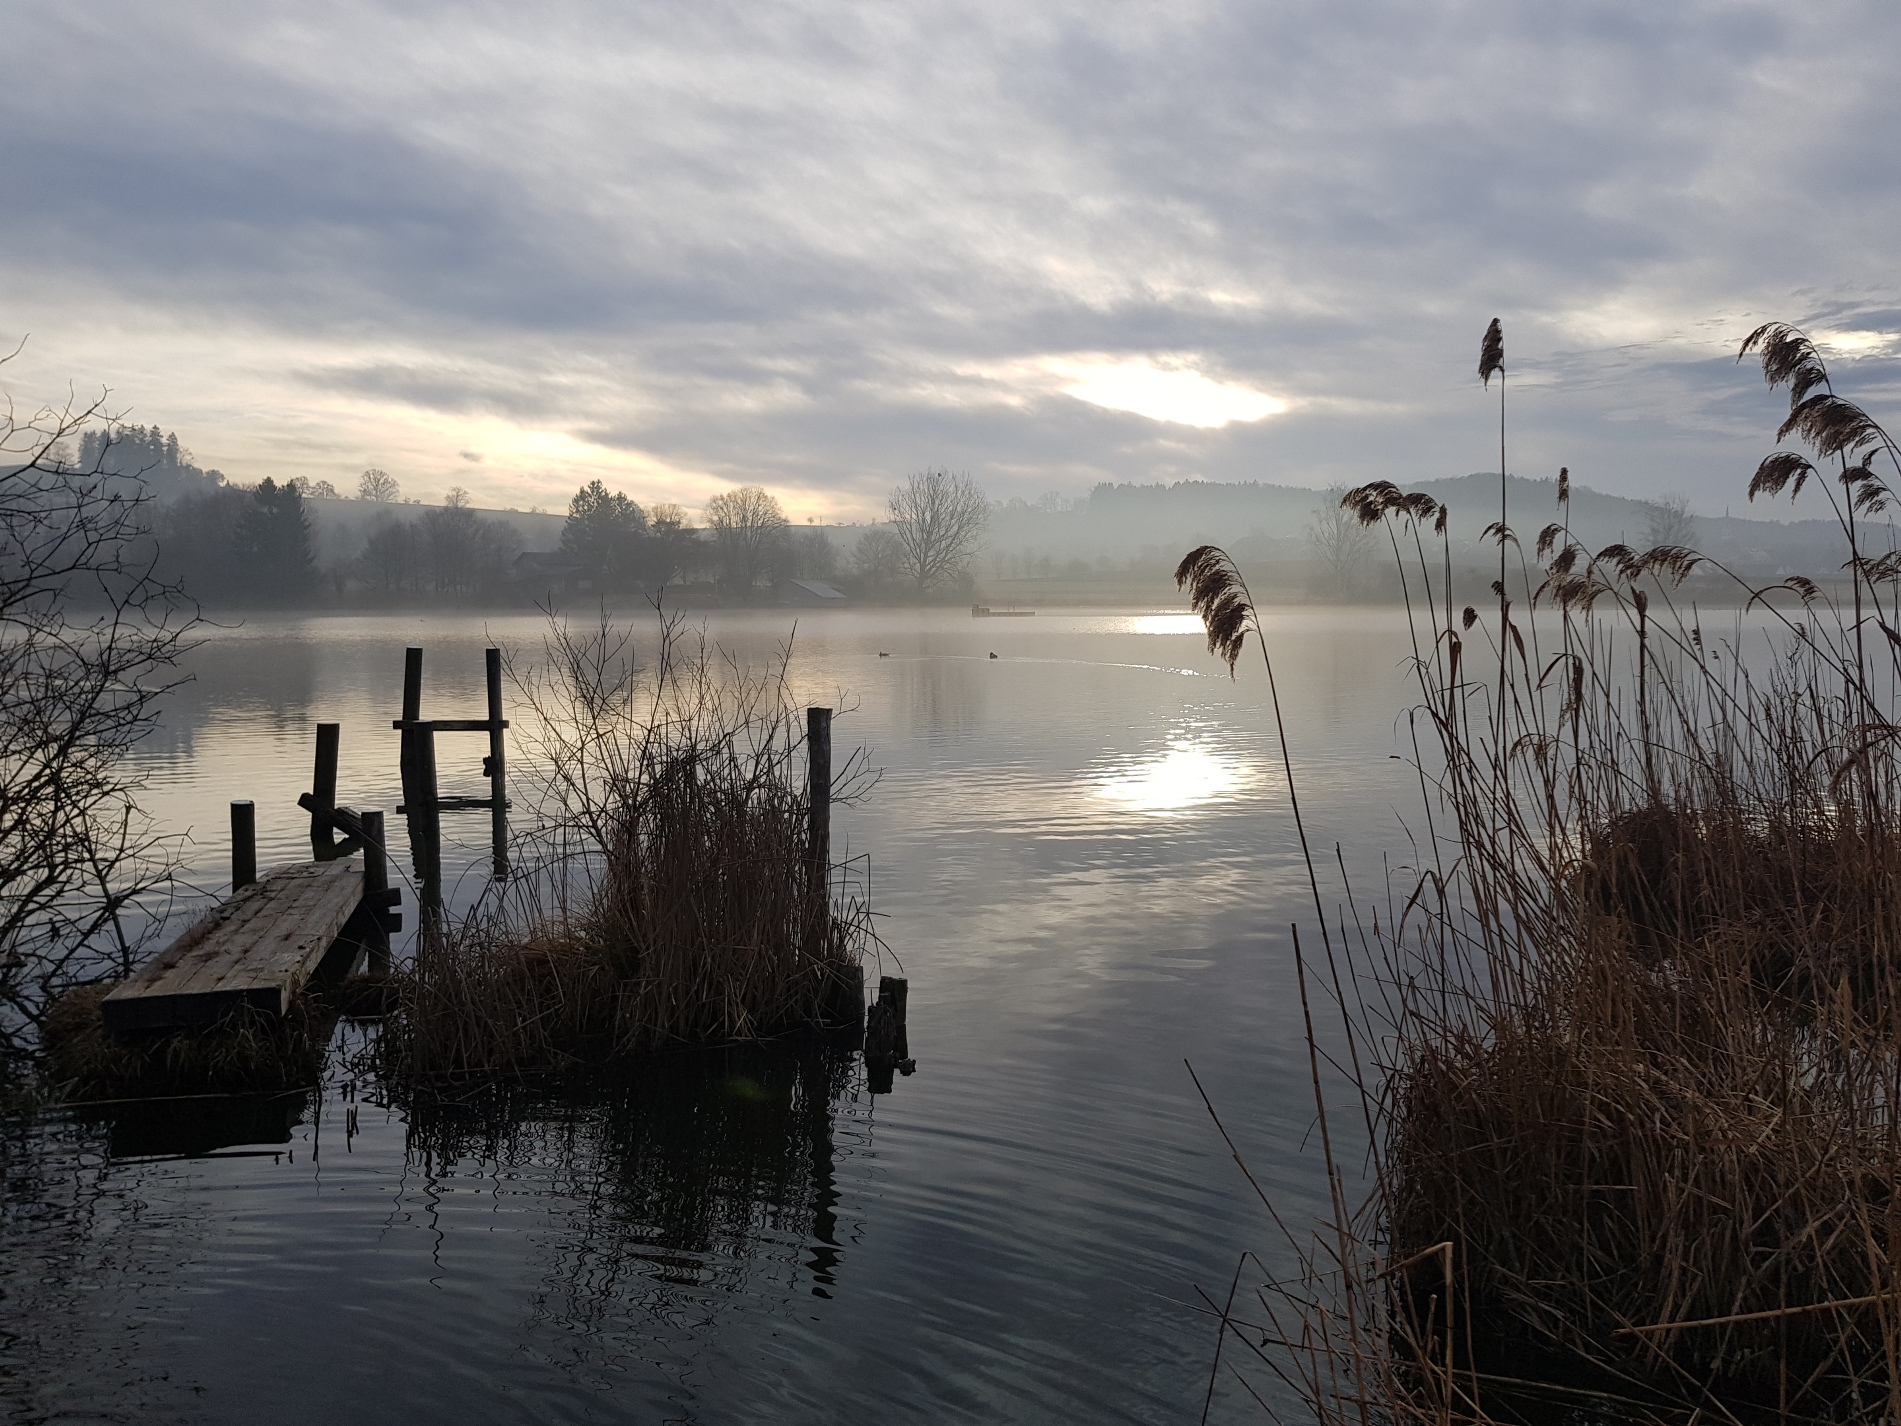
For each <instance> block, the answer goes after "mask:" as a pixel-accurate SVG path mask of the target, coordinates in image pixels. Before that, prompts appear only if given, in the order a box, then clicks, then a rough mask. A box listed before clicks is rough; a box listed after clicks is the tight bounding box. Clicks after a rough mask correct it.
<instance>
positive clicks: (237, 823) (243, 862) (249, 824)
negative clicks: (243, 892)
mask: <svg viewBox="0 0 1901 1426" xmlns="http://www.w3.org/2000/svg"><path fill="white" fill-rule="evenodd" d="M256 880H257V804H256V803H254V802H252V801H251V800H250V799H249V798H246V799H244V800H243V801H241V802H233V803H232V804H231V889H232V890H233V891H236V890H238V888H240V887H244V886H249V885H250V884H251V883H252V882H254V881H256Z"/></svg>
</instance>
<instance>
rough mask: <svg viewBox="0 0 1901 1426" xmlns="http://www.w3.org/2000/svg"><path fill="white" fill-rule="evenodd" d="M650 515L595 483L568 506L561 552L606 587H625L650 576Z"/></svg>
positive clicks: (628, 500)
mask: <svg viewBox="0 0 1901 1426" xmlns="http://www.w3.org/2000/svg"><path fill="white" fill-rule="evenodd" d="M648 544H649V539H648V528H647V512H646V511H644V510H642V509H641V508H640V506H638V505H636V504H635V503H634V502H633V501H632V500H631V499H629V498H628V497H627V496H625V495H623V494H621V493H620V492H619V491H618V490H609V489H608V488H607V487H606V486H605V485H603V484H602V483H601V482H600V481H598V480H591V481H589V482H588V483H587V484H586V485H584V486H582V487H581V488H580V489H579V490H577V491H576V492H575V493H574V499H572V500H570V501H569V502H568V523H567V524H566V525H565V526H563V527H562V530H561V549H562V552H563V553H564V554H566V555H568V556H569V557H570V558H571V559H573V560H575V561H576V562H577V563H579V564H581V565H584V566H585V567H586V568H587V569H588V570H589V571H590V572H591V573H592V574H593V575H594V577H595V578H596V579H598V580H600V581H601V582H602V583H603V584H604V585H615V584H624V583H626V582H627V581H629V580H632V579H637V578H639V577H640V576H641V575H643V574H645V573H646V572H647V566H648V565H649V564H650V563H651V561H650V560H649V558H648V555H649V553H650V552H649V550H648Z"/></svg>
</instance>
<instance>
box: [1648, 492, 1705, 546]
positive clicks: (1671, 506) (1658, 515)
mask: <svg viewBox="0 0 1901 1426" xmlns="http://www.w3.org/2000/svg"><path fill="white" fill-rule="evenodd" d="M1643 506H1644V543H1645V545H1647V546H1648V547H1649V548H1650V549H1653V550H1654V549H1656V548H1658V547H1659V546H1660V545H1678V546H1690V545H1694V544H1695V543H1696V516H1694V515H1692V514H1691V513H1690V502H1689V500H1688V499H1687V498H1686V497H1684V496H1682V495H1660V496H1658V497H1657V498H1656V499H1655V500H1646V501H1644V502H1643Z"/></svg>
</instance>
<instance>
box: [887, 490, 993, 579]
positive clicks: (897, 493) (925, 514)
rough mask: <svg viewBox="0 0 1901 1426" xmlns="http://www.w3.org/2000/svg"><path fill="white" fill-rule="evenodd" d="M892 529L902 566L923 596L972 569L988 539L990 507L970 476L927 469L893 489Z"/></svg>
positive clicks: (891, 503)
mask: <svg viewBox="0 0 1901 1426" xmlns="http://www.w3.org/2000/svg"><path fill="white" fill-rule="evenodd" d="M888 508H889V509H890V512H891V533H892V534H893V535H894V536H896V537H897V541H898V545H899V547H900V548H901V549H902V551H903V561H902V567H903V570H904V573H905V574H906V575H907V576H908V577H909V578H910V580H911V582H912V583H913V584H915V585H916V586H917V591H918V593H920V594H923V593H926V592H928V591H930V590H932V589H935V588H938V587H939V586H941V585H943V584H945V583H947V582H949V581H950V580H953V579H955V578H957V577H958V576H959V575H961V574H963V573H964V572H965V571H966V570H968V569H969V568H970V561H971V559H972V557H973V556H974V555H975V554H976V553H977V547H978V544H979V542H980V541H981V540H982V539H983V532H984V525H985V524H986V523H987V522H988V520H989V518H990V506H989V503H988V502H987V501H985V499H984V496H983V492H982V491H981V490H979V489H978V488H977V484H976V482H975V481H973V480H972V479H971V478H970V477H969V476H968V475H952V474H951V473H950V472H949V471H948V470H926V471H924V472H922V473H921V474H918V475H914V476H912V477H911V478H910V479H909V480H907V481H905V483H904V484H903V485H900V486H899V487H898V488H897V489H896V490H894V491H892V492H891V499H890V501H889V506H888Z"/></svg>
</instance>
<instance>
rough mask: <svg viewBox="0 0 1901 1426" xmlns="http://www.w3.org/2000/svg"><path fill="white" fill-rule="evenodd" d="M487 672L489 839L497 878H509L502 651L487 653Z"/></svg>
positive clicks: (483, 769)
mask: <svg viewBox="0 0 1901 1426" xmlns="http://www.w3.org/2000/svg"><path fill="white" fill-rule="evenodd" d="M484 659H485V661H486V667H487V673H488V756H487V757H486V758H485V759H483V762H482V771H483V773H484V774H485V775H486V776H487V777H488V780H489V781H488V795H489V799H490V802H489V841H490V842H491V843H492V844H493V851H494V854H495V879H496V880H497V881H505V880H507V878H508V752H507V739H506V737H504V736H503V733H502V727H503V724H502V651H501V650H500V649H490V650H488V652H487V653H486V654H485V655H484Z"/></svg>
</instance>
